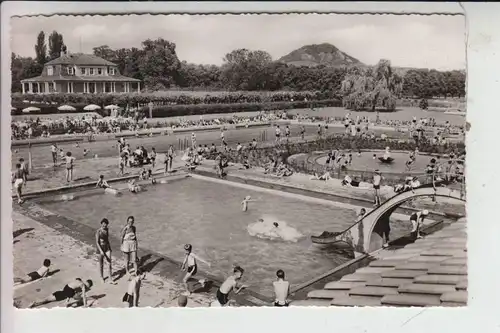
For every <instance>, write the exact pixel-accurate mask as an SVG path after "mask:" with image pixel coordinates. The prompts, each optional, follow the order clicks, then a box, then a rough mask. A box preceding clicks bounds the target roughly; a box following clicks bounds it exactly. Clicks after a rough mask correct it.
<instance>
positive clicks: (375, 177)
mask: <svg viewBox="0 0 500 333" xmlns="http://www.w3.org/2000/svg"><path fill="white" fill-rule="evenodd" d="M381 181H382V176H381V174H380V170H375V173H374V174H373V190H374V201H375V206H380V182H381Z"/></svg>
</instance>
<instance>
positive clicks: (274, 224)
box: [247, 216, 304, 243]
mask: <svg viewBox="0 0 500 333" xmlns="http://www.w3.org/2000/svg"><path fill="white" fill-rule="evenodd" d="M247 231H248V234H249V235H250V236H253V237H258V238H262V239H269V240H278V239H281V240H284V241H285V242H293V243H296V242H298V241H299V239H301V238H303V237H304V235H303V234H301V233H300V232H299V231H298V230H297V229H295V228H293V227H291V226H289V225H288V224H287V223H286V222H285V221H280V220H279V219H277V218H274V217H272V216H263V217H262V219H260V220H259V221H257V222H254V223H251V224H249V225H248V227H247Z"/></svg>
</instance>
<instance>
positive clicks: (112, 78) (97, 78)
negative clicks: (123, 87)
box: [21, 75, 141, 83]
mask: <svg viewBox="0 0 500 333" xmlns="http://www.w3.org/2000/svg"><path fill="white" fill-rule="evenodd" d="M53 81H67V82H141V80H138V79H134V78H131V77H127V76H123V75H109V76H106V75H88V76H63V75H51V76H47V75H44V76H37V77H32V78H29V79H25V80H21V82H22V83H25V82H53Z"/></svg>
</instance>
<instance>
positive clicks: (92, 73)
mask: <svg viewBox="0 0 500 333" xmlns="http://www.w3.org/2000/svg"><path fill="white" fill-rule="evenodd" d="M89 70H90V73H89V74H90V75H94V69H93V68H92V67H90V68H89Z"/></svg>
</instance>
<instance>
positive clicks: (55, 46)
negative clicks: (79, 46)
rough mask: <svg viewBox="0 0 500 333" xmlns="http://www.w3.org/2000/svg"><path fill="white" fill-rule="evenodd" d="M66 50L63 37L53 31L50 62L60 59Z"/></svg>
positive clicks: (50, 37)
mask: <svg viewBox="0 0 500 333" xmlns="http://www.w3.org/2000/svg"><path fill="white" fill-rule="evenodd" d="M65 50H66V48H65V45H64V39H63V35H62V34H60V33H58V32H57V31H53V32H52V33H51V34H50V36H49V60H52V59H56V58H59V57H60V56H61V53H63V52H64V51H65Z"/></svg>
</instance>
